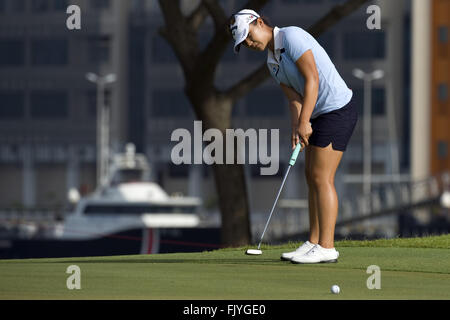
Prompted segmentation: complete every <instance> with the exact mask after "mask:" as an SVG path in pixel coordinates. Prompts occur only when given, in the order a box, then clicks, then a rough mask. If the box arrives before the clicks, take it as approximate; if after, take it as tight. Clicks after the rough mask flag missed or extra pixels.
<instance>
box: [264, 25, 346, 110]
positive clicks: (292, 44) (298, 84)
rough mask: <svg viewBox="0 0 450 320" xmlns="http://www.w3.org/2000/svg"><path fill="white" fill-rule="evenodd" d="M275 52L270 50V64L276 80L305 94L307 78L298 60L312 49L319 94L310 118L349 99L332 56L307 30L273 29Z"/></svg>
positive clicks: (271, 72)
mask: <svg viewBox="0 0 450 320" xmlns="http://www.w3.org/2000/svg"><path fill="white" fill-rule="evenodd" d="M273 32H274V49H275V50H274V52H272V51H271V50H270V49H269V50H268V57H267V67H268V68H269V71H270V74H271V75H272V77H273V78H274V79H275V81H276V82H277V83H278V84H280V83H283V84H285V85H287V86H288V87H291V88H293V89H294V90H295V91H297V92H298V93H299V94H300V95H302V96H303V97H304V96H305V94H304V88H305V78H304V77H303V75H302V74H301V73H300V71H299V70H298V68H297V66H296V65H295V62H296V61H297V60H298V59H299V58H300V57H301V56H302V55H303V54H304V53H305V52H306V51H308V50H312V53H313V55H314V59H315V61H316V67H317V71H318V73H319V94H318V97H317V103H316V106H315V107H314V110H313V113H312V115H311V119H314V118H316V117H318V116H319V115H321V114H323V113H327V112H331V111H333V110H337V109H340V108H342V107H344V106H345V105H346V104H347V103H349V102H350V100H351V98H352V96H353V92H352V90H350V89H349V88H348V87H347V85H346V84H345V82H344V80H343V79H342V77H341V76H340V75H339V73H338V71H337V70H336V67H335V66H334V64H333V62H332V61H331V60H330V57H329V56H328V54H327V53H326V52H325V50H324V49H323V48H322V46H321V45H320V44H319V43H318V42H317V41H316V39H314V37H313V36H311V35H310V34H309V33H308V32H306V31H305V30H303V29H302V28H299V27H286V28H277V27H275V28H274V31H273Z"/></svg>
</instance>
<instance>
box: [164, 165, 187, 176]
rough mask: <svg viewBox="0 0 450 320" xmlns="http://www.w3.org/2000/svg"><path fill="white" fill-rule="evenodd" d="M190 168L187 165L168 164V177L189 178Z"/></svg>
mask: <svg viewBox="0 0 450 320" xmlns="http://www.w3.org/2000/svg"><path fill="white" fill-rule="evenodd" d="M190 168H191V166H190V165H187V164H180V165H175V164H173V163H170V165H169V177H171V178H187V177H189V170H190Z"/></svg>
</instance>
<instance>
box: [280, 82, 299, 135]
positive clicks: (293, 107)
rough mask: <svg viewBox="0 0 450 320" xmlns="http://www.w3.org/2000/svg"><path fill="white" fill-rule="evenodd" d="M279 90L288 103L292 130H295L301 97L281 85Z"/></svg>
mask: <svg viewBox="0 0 450 320" xmlns="http://www.w3.org/2000/svg"><path fill="white" fill-rule="evenodd" d="M280 86H281V90H283V93H284V95H285V96H286V98H287V99H288V101H289V110H290V112H291V121H292V129H293V130H297V127H298V123H299V119H300V113H301V112H302V106H303V97H302V96H301V95H300V94H298V93H297V92H296V91H295V90H294V89H292V88H291V87H288V86H286V85H285V84H283V83H281V84H280Z"/></svg>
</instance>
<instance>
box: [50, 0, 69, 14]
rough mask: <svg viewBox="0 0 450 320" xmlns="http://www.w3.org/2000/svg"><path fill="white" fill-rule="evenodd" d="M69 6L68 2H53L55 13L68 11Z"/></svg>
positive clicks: (55, 0)
mask: <svg viewBox="0 0 450 320" xmlns="http://www.w3.org/2000/svg"><path fill="white" fill-rule="evenodd" d="M68 6H69V4H68V2H67V0H53V9H54V10H55V11H64V12H65V11H66V10H67V7H68Z"/></svg>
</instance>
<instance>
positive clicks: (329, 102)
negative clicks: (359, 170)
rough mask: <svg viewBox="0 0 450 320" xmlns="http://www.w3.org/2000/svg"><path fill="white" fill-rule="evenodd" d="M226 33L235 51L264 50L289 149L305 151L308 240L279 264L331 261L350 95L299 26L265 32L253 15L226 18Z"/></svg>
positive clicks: (352, 120) (351, 118) (350, 123)
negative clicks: (287, 116) (282, 104)
mask: <svg viewBox="0 0 450 320" xmlns="http://www.w3.org/2000/svg"><path fill="white" fill-rule="evenodd" d="M229 27H230V32H231V34H232V36H233V38H234V40H235V44H234V51H235V52H236V53H238V52H239V49H240V46H241V45H244V46H245V47H247V48H249V49H253V50H257V51H265V50H266V49H267V53H268V57H267V66H268V68H269V70H270V73H271V75H272V77H273V78H274V79H275V81H276V82H277V83H278V84H279V85H280V87H281V90H282V91H283V92H284V94H285V95H286V97H287V99H288V101H289V108H290V111H291V117H292V148H295V146H296V145H297V144H298V143H301V146H302V150H303V149H305V153H306V155H305V157H306V160H305V172H306V179H307V182H308V203H309V224H310V235H309V241H306V242H305V243H304V244H303V245H301V246H300V247H299V248H298V249H297V250H295V251H293V252H288V253H283V254H282V256H281V259H283V260H290V261H292V262H293V263H321V262H337V259H338V257H339V252H338V251H336V249H335V248H334V229H335V225H336V218H337V214H338V198H337V194H336V189H335V187H334V176H335V173H336V170H337V168H338V166H339V162H340V161H341V159H342V155H343V152H344V151H345V150H346V147H347V144H348V141H349V140H350V137H351V135H352V133H353V129H354V128H355V125H356V122H357V112H356V110H355V109H354V107H352V105H351V104H349V102H350V100H351V99H352V96H353V93H352V91H351V90H350V89H349V88H348V87H347V85H346V84H345V82H344V80H343V79H342V78H341V76H340V75H339V73H338V72H337V70H336V68H335V66H334V64H333V63H332V62H331V60H330V58H329V57H328V55H327V53H326V52H325V50H324V49H323V48H322V47H321V46H320V45H319V43H318V42H317V41H316V40H315V39H314V38H313V37H312V36H311V35H310V34H309V33H307V32H306V31H305V30H303V29H301V28H299V27H286V28H277V27H271V26H270V25H269V24H268V23H267V22H266V20H265V19H263V18H261V17H260V16H259V15H258V14H257V13H256V12H255V11H253V10H249V9H244V10H241V11H239V12H238V13H236V14H234V15H233V16H232V17H231V18H230V26H229Z"/></svg>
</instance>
